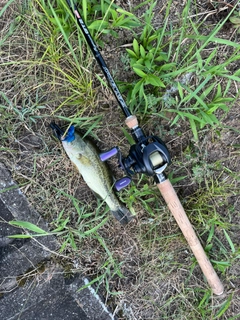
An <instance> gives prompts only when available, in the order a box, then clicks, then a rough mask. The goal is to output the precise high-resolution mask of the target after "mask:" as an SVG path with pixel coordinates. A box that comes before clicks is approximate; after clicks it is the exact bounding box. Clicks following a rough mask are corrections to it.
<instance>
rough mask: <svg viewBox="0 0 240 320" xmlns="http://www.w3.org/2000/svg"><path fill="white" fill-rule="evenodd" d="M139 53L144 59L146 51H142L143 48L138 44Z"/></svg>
mask: <svg viewBox="0 0 240 320" xmlns="http://www.w3.org/2000/svg"><path fill="white" fill-rule="evenodd" d="M140 53H141V57H143V58H145V57H146V50H145V49H144V47H143V46H142V45H141V44H140Z"/></svg>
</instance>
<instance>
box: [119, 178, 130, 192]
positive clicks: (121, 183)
mask: <svg viewBox="0 0 240 320" xmlns="http://www.w3.org/2000/svg"><path fill="white" fill-rule="evenodd" d="M131 181H132V180H131V178H129V177H127V176H126V177H123V178H121V179H119V180H117V181H116V182H115V188H116V189H117V191H120V190H122V189H123V188H126V187H127V186H128V185H129V184H130V183H131Z"/></svg>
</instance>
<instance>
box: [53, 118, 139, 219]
mask: <svg viewBox="0 0 240 320" xmlns="http://www.w3.org/2000/svg"><path fill="white" fill-rule="evenodd" d="M50 126H51V128H52V129H53V130H54V132H55V134H56V136H57V137H58V139H59V140H61V142H62V145H63V148H64V149H65V151H66V153H67V155H68V157H69V158H70V160H71V161H72V162H73V163H74V164H75V166H76V167H77V169H78V171H79V172H80V174H81V175H82V177H83V179H84V180H85V182H86V183H87V185H88V186H89V188H90V189H91V190H92V191H93V192H94V193H95V194H96V195H98V196H99V197H100V198H102V199H103V200H104V201H105V202H106V203H107V205H108V207H109V208H110V210H111V212H112V214H113V215H114V217H115V218H116V219H117V220H119V221H120V223H121V224H127V223H128V222H129V221H130V220H132V219H133V217H134V215H132V214H131V213H130V211H129V210H128V209H127V208H126V207H125V206H124V205H123V204H122V203H121V202H120V201H119V200H118V198H117V196H116V195H115V193H114V192H113V190H112V185H113V183H112V179H111V175H110V172H109V170H108V167H107V165H106V163H104V162H102V161H101V160H100V159H99V153H98V151H97V149H96V147H95V146H94V145H93V144H92V143H91V142H90V141H89V140H88V139H86V138H84V139H83V138H82V137H81V135H80V134H79V133H77V132H75V128H74V126H71V127H70V128H69V130H68V131H67V133H66V135H64V131H63V130H62V129H61V128H59V127H58V126H57V125H56V124H55V123H51V125H50Z"/></svg>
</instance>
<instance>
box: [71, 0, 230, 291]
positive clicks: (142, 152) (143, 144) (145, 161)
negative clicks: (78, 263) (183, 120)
mask: <svg viewBox="0 0 240 320" xmlns="http://www.w3.org/2000/svg"><path fill="white" fill-rule="evenodd" d="M66 1H67V4H68V6H69V8H70V9H71V11H72V13H73V15H74V17H75V19H76V21H77V24H78V26H79V27H80V29H81V31H82V34H83V36H84V38H85V39H86V41H87V43H88V45H89V47H90V49H91V51H92V53H93V55H94V57H95V59H96V60H97V62H98V64H99V66H100V68H101V69H102V71H103V74H104V75H105V77H106V79H107V81H108V84H109V86H110V88H111V89H112V91H113V93H114V95H115V97H116V99H117V101H118V103H119V105H120V107H121V109H122V111H123V113H124V115H125V116H126V119H125V124H126V125H127V126H128V128H129V129H130V130H131V134H132V136H133V138H134V141H135V144H134V145H132V146H131V147H130V150H129V154H128V156H127V157H123V156H122V154H121V151H120V150H119V148H118V147H114V148H112V149H110V150H108V151H106V152H104V153H101V154H100V155H99V156H100V159H101V161H106V160H108V159H109V158H111V157H113V156H117V157H118V161H119V164H120V167H121V168H122V169H123V170H124V171H125V173H126V176H125V177H124V178H121V179H120V180H118V181H117V182H116V183H115V187H116V189H117V190H118V191H119V190H121V189H123V188H125V187H126V186H127V185H129V183H131V176H132V175H134V174H136V173H144V174H146V175H148V176H151V177H153V178H154V181H155V182H156V184H157V187H158V189H159V191H160V193H161V194H162V197H163V198H164V200H165V201H166V203H167V206H168V208H169V210H170V212H171V213H172V215H173V216H174V218H175V220H176V222H177V224H178V226H179V228H180V229H181V231H182V233H183V235H184V237H185V238H186V240H187V242H188V244H189V246H190V248H191V250H192V252H193V254H194V255H195V257H196V259H197V261H198V263H199V266H200V268H201V269H202V272H203V274H204V275H205V277H206V279H207V282H208V284H209V286H210V287H211V289H212V291H213V293H215V294H216V295H221V294H222V293H223V291H224V288H223V285H222V283H221V281H220V279H219V277H218V275H217V273H216V272H215V270H214V268H213V266H212V264H211V262H210V261H209V259H208V257H207V255H206V253H205V251H204V249H203V247H202V245H201V243H200V241H199V239H198V237H197V235H196V233H195V231H194V229H193V227H192V225H191V223H190V221H189V219H188V217H187V215H186V213H185V211H184V208H183V206H182V204H181V202H180V200H179V199H178V196H177V194H176V192H175V190H174V188H173V186H172V184H171V182H170V181H169V179H168V178H167V176H166V174H165V173H164V170H165V169H166V167H167V166H168V165H169V164H170V162H171V158H170V154H169V151H168V149H167V147H166V145H165V143H164V142H163V141H162V140H161V139H160V138H159V137H157V136H146V135H145V134H144V132H143V130H142V129H141V128H140V126H139V124H138V120H137V117H136V116H135V115H132V114H131V112H130V110H129V109H128V107H127V105H126V103H125V101H124V99H123V97H122V95H121V93H120V91H119V89H118V87H117V85H116V83H115V81H114V79H113V77H112V76H111V73H110V71H109V69H108V67H107V65H106V63H105V61H104V59H103V57H102V55H101V53H100V52H99V50H98V48H97V45H96V44H95V42H94V40H93V38H92V36H91V34H90V32H89V30H88V28H87V26H86V24H85V22H84V21H83V19H82V17H81V14H80V13H79V11H78V8H77V6H76V4H75V3H74V2H73V1H71V0H66Z"/></svg>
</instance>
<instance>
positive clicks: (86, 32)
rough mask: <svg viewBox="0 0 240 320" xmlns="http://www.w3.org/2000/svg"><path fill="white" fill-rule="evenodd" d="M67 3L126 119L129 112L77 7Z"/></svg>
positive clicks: (68, 1)
mask: <svg viewBox="0 0 240 320" xmlns="http://www.w3.org/2000/svg"><path fill="white" fill-rule="evenodd" d="M67 3H68V5H69V8H70V9H71V11H72V13H73V15H74V16H75V18H76V20H77V22H78V25H79V27H80V29H81V31H82V33H83V35H84V37H85V39H86V41H87V43H88V45H89V47H90V49H91V51H92V53H93V55H94V57H95V59H96V60H97V62H98V64H99V66H100V68H101V69H102V72H103V74H104V75H105V77H106V79H107V81H108V84H109V86H110V87H111V89H112V91H113V93H114V95H115V97H116V99H117V101H118V103H119V105H120V107H121V109H122V111H123V113H124V114H125V116H126V117H129V116H131V112H130V110H129V109H128V107H127V105H126V103H125V101H124V99H123V97H122V95H121V92H120V91H119V89H118V87H117V85H116V83H115V81H114V79H113V77H112V76H111V73H110V71H109V69H108V67H107V65H106V63H105V61H104V59H103V57H102V55H101V53H100V52H99V50H98V48H97V46H96V44H95V42H94V40H93V38H92V37H91V34H90V32H89V30H88V28H87V26H86V24H85V23H84V21H83V19H82V17H81V15H80V13H79V12H78V9H77V6H76V5H75V4H74V3H71V0H67Z"/></svg>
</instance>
